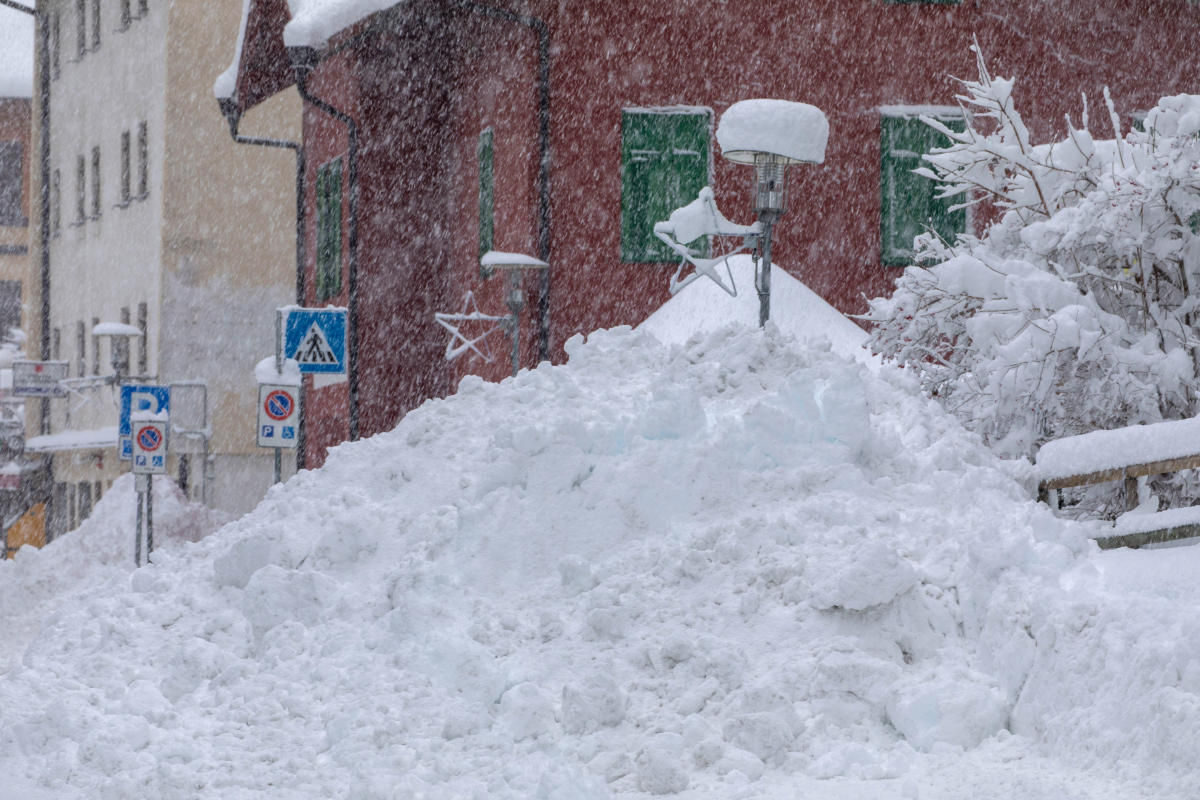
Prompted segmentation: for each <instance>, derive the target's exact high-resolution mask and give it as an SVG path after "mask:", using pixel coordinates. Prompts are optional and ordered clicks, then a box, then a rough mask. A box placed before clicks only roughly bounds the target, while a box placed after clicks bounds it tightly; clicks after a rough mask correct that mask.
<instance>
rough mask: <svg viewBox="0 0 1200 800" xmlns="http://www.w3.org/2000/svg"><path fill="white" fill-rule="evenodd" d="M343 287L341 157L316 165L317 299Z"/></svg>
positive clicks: (330, 294)
mask: <svg viewBox="0 0 1200 800" xmlns="http://www.w3.org/2000/svg"><path fill="white" fill-rule="evenodd" d="M341 290H342V159H340V158H335V159H334V160H333V161H330V162H329V163H327V164H324V165H322V166H321V167H319V168H318V169H317V302H321V301H322V300H328V299H329V298H330V297H333V296H334V295H335V294H337V293H338V292H340V291H341Z"/></svg>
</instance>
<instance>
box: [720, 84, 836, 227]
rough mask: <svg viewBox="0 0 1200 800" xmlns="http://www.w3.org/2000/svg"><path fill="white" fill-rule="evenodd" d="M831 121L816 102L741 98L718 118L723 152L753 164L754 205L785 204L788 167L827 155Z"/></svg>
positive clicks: (776, 207) (771, 206)
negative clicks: (814, 103) (826, 145)
mask: <svg viewBox="0 0 1200 800" xmlns="http://www.w3.org/2000/svg"><path fill="white" fill-rule="evenodd" d="M828 140H829V121H828V120H826V119H825V113H824V112H823V111H821V109H819V108H817V107H816V106H812V105H809V104H807V103H796V102H792V101H791V100H768V99H757V100H741V101H738V102H736V103H734V104H733V105H731V106H730V107H729V108H727V109H726V110H725V113H724V114H722V115H721V120H720V122H718V123H717V144H718V145H719V146H720V148H721V155H722V156H724V157H725V158H726V159H728V160H729V161H732V162H734V163H736V164H753V165H754V168H755V178H756V180H755V186H754V210H755V211H760V212H761V211H774V212H776V213H782V212H783V211H784V209H785V208H786V207H787V167H789V166H791V165H792V164H820V163H822V162H823V161H824V160H825V144H826V143H827V142H828Z"/></svg>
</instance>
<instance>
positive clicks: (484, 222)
mask: <svg viewBox="0 0 1200 800" xmlns="http://www.w3.org/2000/svg"><path fill="white" fill-rule="evenodd" d="M477 156H478V159H477V160H478V162H479V255H481V256H482V255H483V254H484V253H486V252H487V251H489V250H493V249H495V247H494V245H495V241H496V150H495V135H494V134H493V133H492V129H491V128H487V129H486V130H484V131H483V133H481V134H479V147H478V152H477Z"/></svg>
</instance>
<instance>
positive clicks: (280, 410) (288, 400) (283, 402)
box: [263, 389, 295, 422]
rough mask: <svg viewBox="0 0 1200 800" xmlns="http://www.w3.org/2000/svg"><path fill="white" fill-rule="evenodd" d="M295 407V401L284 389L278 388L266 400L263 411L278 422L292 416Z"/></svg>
mask: <svg viewBox="0 0 1200 800" xmlns="http://www.w3.org/2000/svg"><path fill="white" fill-rule="evenodd" d="M293 407H295V401H294V400H292V396H291V395H290V394H289V393H287V392H285V391H284V390H283V389H276V390H275V391H273V392H271V393H270V394H268V395H267V399H266V401H265V402H264V403H263V411H266V412H267V416H268V417H270V418H271V419H273V420H275V421H276V422H278V421H279V420H283V419H287V418H288V417H290V416H291V415H292V408H293Z"/></svg>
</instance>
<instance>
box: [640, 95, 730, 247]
mask: <svg viewBox="0 0 1200 800" xmlns="http://www.w3.org/2000/svg"><path fill="white" fill-rule="evenodd" d="M711 122H712V112H710V111H707V110H702V111H697V110H686V111H674V110H670V109H667V110H657V109H652V110H646V111H639V110H630V111H625V112H624V113H623V114H622V115H621V260H622V261H627V262H658V261H671V260H674V255H673V254H672V252H671V251H670V250H669V249H668V248H667V246H666V245H665V244H663V243H662V242H661V241H659V240H658V238H656V237H655V236H654V223H656V222H661V221H662V220H665V219H666V218H667V217H668V216H669V215H670V213H671V212H672V211H674V210H675V209H676V208H679V207H680V206H682V205H686V204H687V203H689V202H691V201H692V200H695V199H696V195H697V194H698V193H699V192H700V190H701V189H703V188H704V187H705V186H706V185H708V160H709V130H710V128H711Z"/></svg>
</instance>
